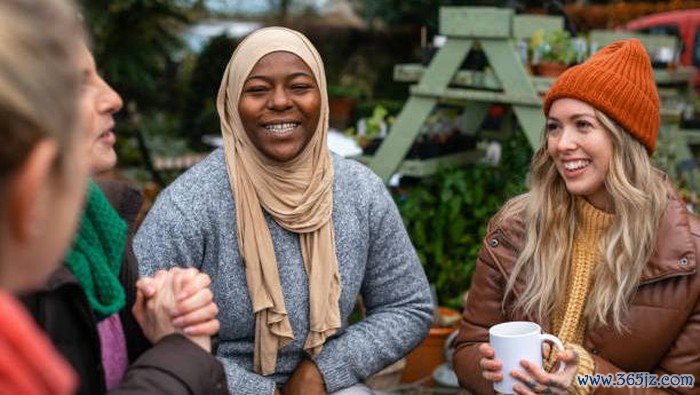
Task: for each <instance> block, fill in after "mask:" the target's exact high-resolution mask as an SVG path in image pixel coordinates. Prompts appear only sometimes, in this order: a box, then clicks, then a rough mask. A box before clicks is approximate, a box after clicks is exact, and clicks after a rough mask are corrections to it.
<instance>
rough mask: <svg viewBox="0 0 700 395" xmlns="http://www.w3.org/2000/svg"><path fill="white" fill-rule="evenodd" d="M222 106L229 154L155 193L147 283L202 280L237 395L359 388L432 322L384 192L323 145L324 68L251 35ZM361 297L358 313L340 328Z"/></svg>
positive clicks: (145, 257)
mask: <svg viewBox="0 0 700 395" xmlns="http://www.w3.org/2000/svg"><path fill="white" fill-rule="evenodd" d="M217 107H218V111H219V116H220V118H221V129H222V134H223V137H224V149H223V150H221V149H219V150H217V151H215V152H214V153H212V154H211V155H210V156H209V157H208V158H207V159H205V160H204V161H203V162H201V163H200V164H198V165H197V166H195V167H193V168H192V169H191V170H189V171H188V172H187V173H185V174H184V175H182V176H181V177H180V178H179V179H178V180H176V181H175V182H174V183H173V184H172V185H171V186H170V187H169V188H167V189H166V190H165V191H163V193H162V194H161V195H160V196H159V198H158V201H157V202H156V204H155V206H154V207H153V209H152V210H151V212H150V213H149V215H148V217H147V218H146V220H145V221H144V224H143V225H142V227H141V229H140V231H139V233H138V234H137V236H136V239H135V242H134V249H135V252H136V255H137V257H138V258H139V261H140V263H141V264H142V265H140V268H141V270H142V274H143V275H148V274H152V273H154V272H155V271H156V270H158V269H164V268H167V267H170V266H172V265H175V264H178V265H183V266H187V265H191V266H195V267H197V268H199V269H201V270H203V271H204V272H206V273H208V274H209V275H210V276H211V278H212V279H213V284H212V290H213V291H214V297H215V300H216V303H217V305H218V306H219V308H220V314H219V320H220V321H221V331H220V335H219V336H220V337H219V347H218V356H219V358H220V359H221V360H222V361H223V363H224V366H225V368H226V372H227V378H228V383H229V389H230V390H231V391H232V392H235V393H237V394H272V393H274V392H275V391H277V390H279V391H281V392H282V393H288V394H292V393H302V390H303V393H305V394H314V393H327V392H328V393H332V392H336V391H339V390H343V389H345V391H348V388H359V383H361V381H362V380H363V379H365V378H366V377H367V376H369V375H371V374H373V373H375V372H377V371H379V370H380V369H382V368H383V367H385V366H386V365H388V364H390V363H392V362H394V361H396V360H398V359H400V358H401V357H402V356H404V355H405V354H407V353H408V352H409V351H410V350H411V349H412V348H413V347H415V346H416V345H417V344H418V343H419V342H420V341H421V340H422V339H423V338H424V336H425V335H426V333H427V331H428V328H429V326H430V323H431V320H432V307H431V300H430V292H429V288H428V284H427V281H426V278H425V274H424V272H423V270H422V268H421V266H420V263H419V261H418V258H417V256H416V254H415V250H414V249H413V247H412V245H411V243H410V240H409V239H408V236H407V234H406V231H405V229H404V227H403V224H402V222H401V218H400V216H399V214H398V212H397V210H396V206H395V205H394V203H393V200H392V199H391V196H390V195H389V193H388V192H387V190H386V188H385V187H384V185H383V184H382V182H381V180H380V179H379V178H378V177H377V176H375V175H374V174H373V173H372V172H371V171H370V170H368V169H367V168H365V167H364V166H362V165H360V164H359V163H357V162H355V161H351V160H346V159H343V158H341V157H338V156H334V155H332V154H331V153H330V151H329V150H328V148H327V144H326V138H327V137H326V136H327V130H328V96H327V93H326V81H325V73H324V69H323V62H322V61H321V58H320V56H319V54H318V52H317V51H316V49H315V48H314V47H313V45H312V44H311V43H310V42H309V41H308V39H307V38H306V37H304V36H303V35H302V34H300V33H298V32H295V31H292V30H289V29H284V28H278V27H273V28H265V29H261V30H258V31H256V32H254V33H252V34H251V35H250V36H248V37H247V38H246V39H245V40H244V41H243V42H242V43H241V44H240V45H239V46H238V48H237V49H236V51H235V52H234V53H233V56H232V58H231V61H230V63H229V65H228V67H227V69H226V72H225V74H224V77H223V80H222V83H221V88H220V90H219V95H218V101H217ZM358 295H361V296H362V297H363V299H364V302H365V305H366V307H367V317H366V318H364V319H363V320H362V321H360V322H358V323H355V324H353V325H348V322H347V319H348V316H349V315H350V313H351V312H352V310H353V308H354V305H355V300H356V297H357V296H358ZM365 388H366V387H365ZM366 391H368V390H366Z"/></svg>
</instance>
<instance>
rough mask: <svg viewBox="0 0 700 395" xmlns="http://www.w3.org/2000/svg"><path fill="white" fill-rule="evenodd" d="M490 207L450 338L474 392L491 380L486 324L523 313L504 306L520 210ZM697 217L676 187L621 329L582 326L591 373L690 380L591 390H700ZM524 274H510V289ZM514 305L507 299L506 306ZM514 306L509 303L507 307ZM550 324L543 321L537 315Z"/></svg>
mask: <svg viewBox="0 0 700 395" xmlns="http://www.w3.org/2000/svg"><path fill="white" fill-rule="evenodd" d="M499 217H500V215H499V214H496V216H495V217H494V219H492V221H491V223H490V225H489V230H488V232H487V235H486V237H485V238H484V241H483V245H482V247H481V251H480V252H479V257H478V260H477V264H476V269H475V272H474V276H473V279H472V286H471V290H470V292H469V298H468V300H467V305H466V307H465V309H464V312H463V318H462V327H461V329H460V332H459V335H458V337H457V339H456V341H455V344H456V352H455V354H454V366H455V371H456V372H457V376H458V378H459V382H460V384H461V386H462V387H464V388H467V389H469V390H471V391H473V392H474V393H477V394H492V393H493V388H492V385H491V383H490V382H487V381H486V380H485V379H483V378H482V377H481V369H480V367H479V359H480V356H479V352H478V351H477V347H478V345H479V344H480V343H483V342H488V329H489V327H491V326H492V325H494V324H497V323H500V322H504V321H518V320H527V321H535V319H533V317H529V316H526V315H525V314H524V313H523V312H518V311H506V312H504V311H503V309H502V306H503V304H502V302H503V301H502V298H503V295H504V290H505V284H506V281H507V279H508V276H509V274H510V272H511V270H512V268H513V265H514V264H515V260H516V257H517V254H518V251H519V249H520V247H521V246H522V243H523V237H524V235H523V230H524V226H523V225H524V224H523V222H522V219H521V218H514V217H511V218H499ZM699 251H700V219H698V218H697V217H696V216H694V215H692V214H690V213H689V212H688V211H687V210H686V208H685V204H684V203H683V202H682V201H681V200H680V198H679V197H678V196H677V195H676V193H675V191H671V192H670V193H669V203H668V208H667V209H666V213H665V214H664V216H663V218H662V220H661V225H660V229H659V232H658V239H657V251H656V253H655V255H654V256H653V257H652V259H651V261H650V262H649V263H648V265H647V267H646V268H645V269H644V271H643V272H642V277H641V283H640V285H639V288H638V290H637V292H636V294H635V295H634V296H633V298H632V300H631V303H630V311H629V315H628V316H627V318H626V319H625V321H624V323H625V325H627V327H628V328H629V332H626V333H624V334H622V335H620V334H618V333H616V332H614V331H613V330H612V329H611V328H610V327H601V328H597V329H593V330H591V331H588V332H587V333H586V335H585V339H584V342H583V346H584V347H585V348H586V349H587V350H588V351H589V352H590V353H591V355H592V357H593V359H594V360H595V364H596V373H616V372H652V373H655V374H659V375H661V374H693V375H694V376H695V378H696V382H695V387H694V388H665V389H664V388H660V389H639V388H636V389H635V388H629V387H626V388H604V387H602V386H600V387H596V388H594V389H593V393H596V394H631V393H679V394H680V393H683V394H691V393H692V394H700V387H698V385H699V384H698V382H697V380H700V305H699V304H698V295H699V294H700V275H698V274H697V253H698V252H699ZM526 281H531V280H530V279H527V278H518V279H517V280H516V284H515V289H514V294H515V296H514V297H517V295H518V294H519V293H520V291H522V290H523V289H524V286H525V282H526ZM509 305H512V304H511V303H509V302H508V301H507V303H506V304H505V306H509ZM507 310H512V309H507ZM539 324H540V325H541V326H542V327H543V331H545V332H550V323H549V322H540V323H539Z"/></svg>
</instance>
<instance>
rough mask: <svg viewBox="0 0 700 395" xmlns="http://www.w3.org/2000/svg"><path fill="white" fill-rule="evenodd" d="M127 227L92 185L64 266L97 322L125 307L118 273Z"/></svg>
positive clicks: (96, 187)
mask: <svg viewBox="0 0 700 395" xmlns="http://www.w3.org/2000/svg"><path fill="white" fill-rule="evenodd" d="M126 233H127V225H126V223H125V222H124V220H122V219H121V217H120V216H119V214H117V212H116V211H115V210H114V208H112V205H110V204H109V201H108V200H107V197H106V196H105V195H104V194H103V193H102V191H101V190H100V188H99V187H98V186H97V184H95V183H94V182H93V181H90V183H89V186H88V196H87V202H86V207H85V211H84V212H83V215H82V219H81V223H80V230H79V232H78V234H77V236H76V239H75V241H74V244H73V248H72V249H71V250H70V252H69V253H68V258H67V265H68V268H69V269H70V271H71V272H72V273H73V275H74V276H75V277H76V278H77V279H78V282H79V283H80V286H81V287H82V288H83V290H84V291H85V294H86V295H87V299H88V302H89V303H90V307H92V309H93V311H94V312H95V315H96V316H97V319H98V320H102V319H104V318H106V317H108V316H110V315H112V314H114V313H116V312H118V311H119V310H121V309H122V308H123V307H124V304H125V296H124V288H123V287H122V285H121V283H120V282H119V272H120V270H121V266H122V257H123V254H124V248H125V246H126Z"/></svg>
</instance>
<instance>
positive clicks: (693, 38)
mask: <svg viewBox="0 0 700 395" xmlns="http://www.w3.org/2000/svg"><path fill="white" fill-rule="evenodd" d="M625 28H626V29H627V30H631V31H636V32H640V33H646V34H663V35H669V36H676V37H678V39H679V41H680V43H681V55H680V64H681V65H683V66H695V67H696V68H698V70H700V8H696V9H690V10H680V11H671V12H663V13H659V14H653V15H648V16H645V17H642V18H638V19H635V20H632V21H630V22H627V24H626V25H625ZM693 87H694V88H695V90H696V91H697V92H700V71H699V72H698V73H697V74H695V78H694V79H693Z"/></svg>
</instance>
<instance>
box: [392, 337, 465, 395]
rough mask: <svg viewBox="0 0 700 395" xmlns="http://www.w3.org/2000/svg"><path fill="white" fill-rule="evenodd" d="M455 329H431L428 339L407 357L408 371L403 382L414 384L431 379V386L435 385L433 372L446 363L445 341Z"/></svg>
mask: <svg viewBox="0 0 700 395" xmlns="http://www.w3.org/2000/svg"><path fill="white" fill-rule="evenodd" d="M454 331H455V328H430V333H429V334H428V337H427V338H426V339H425V340H423V343H421V344H420V345H419V346H418V347H416V349H415V350H413V351H412V352H411V353H410V354H408V355H407V356H406V369H404V371H403V376H402V377H401V381H402V382H404V383H412V382H414V381H417V380H420V379H423V378H425V377H430V380H429V382H428V384H429V385H431V384H432V383H433V379H432V374H433V371H434V370H435V369H436V368H437V367H438V366H440V364H442V363H444V362H445V348H444V347H445V339H447V336H449V335H450V333H452V332H454Z"/></svg>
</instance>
